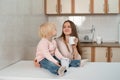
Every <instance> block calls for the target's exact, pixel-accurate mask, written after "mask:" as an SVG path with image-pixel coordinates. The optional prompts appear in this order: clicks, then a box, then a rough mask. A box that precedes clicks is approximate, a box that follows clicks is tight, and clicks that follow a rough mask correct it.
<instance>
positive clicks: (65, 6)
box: [60, 0, 73, 14]
mask: <svg viewBox="0 0 120 80" xmlns="http://www.w3.org/2000/svg"><path fill="white" fill-rule="evenodd" d="M72 1H73V0H60V14H72Z"/></svg>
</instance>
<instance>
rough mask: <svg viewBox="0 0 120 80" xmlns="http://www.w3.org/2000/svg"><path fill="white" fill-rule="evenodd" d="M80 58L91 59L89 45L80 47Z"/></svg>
mask: <svg viewBox="0 0 120 80" xmlns="http://www.w3.org/2000/svg"><path fill="white" fill-rule="evenodd" d="M82 58H83V59H88V61H91V47H82Z"/></svg>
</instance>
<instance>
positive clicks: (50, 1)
mask: <svg viewBox="0 0 120 80" xmlns="http://www.w3.org/2000/svg"><path fill="white" fill-rule="evenodd" d="M45 13H46V14H58V0H45Z"/></svg>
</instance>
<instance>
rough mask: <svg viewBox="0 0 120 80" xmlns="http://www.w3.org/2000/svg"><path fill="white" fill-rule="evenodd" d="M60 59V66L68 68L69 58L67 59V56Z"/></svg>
mask: <svg viewBox="0 0 120 80" xmlns="http://www.w3.org/2000/svg"><path fill="white" fill-rule="evenodd" d="M60 61H61V65H62V66H65V67H66V69H68V68H69V64H70V60H69V59H68V58H63V59H61V60H60Z"/></svg>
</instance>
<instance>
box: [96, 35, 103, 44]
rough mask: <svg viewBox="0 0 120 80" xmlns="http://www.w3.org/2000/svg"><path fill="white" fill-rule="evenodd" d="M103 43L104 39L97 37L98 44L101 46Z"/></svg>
mask: <svg viewBox="0 0 120 80" xmlns="http://www.w3.org/2000/svg"><path fill="white" fill-rule="evenodd" d="M101 43H102V38H101V37H99V36H98V37H97V44H101Z"/></svg>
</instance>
